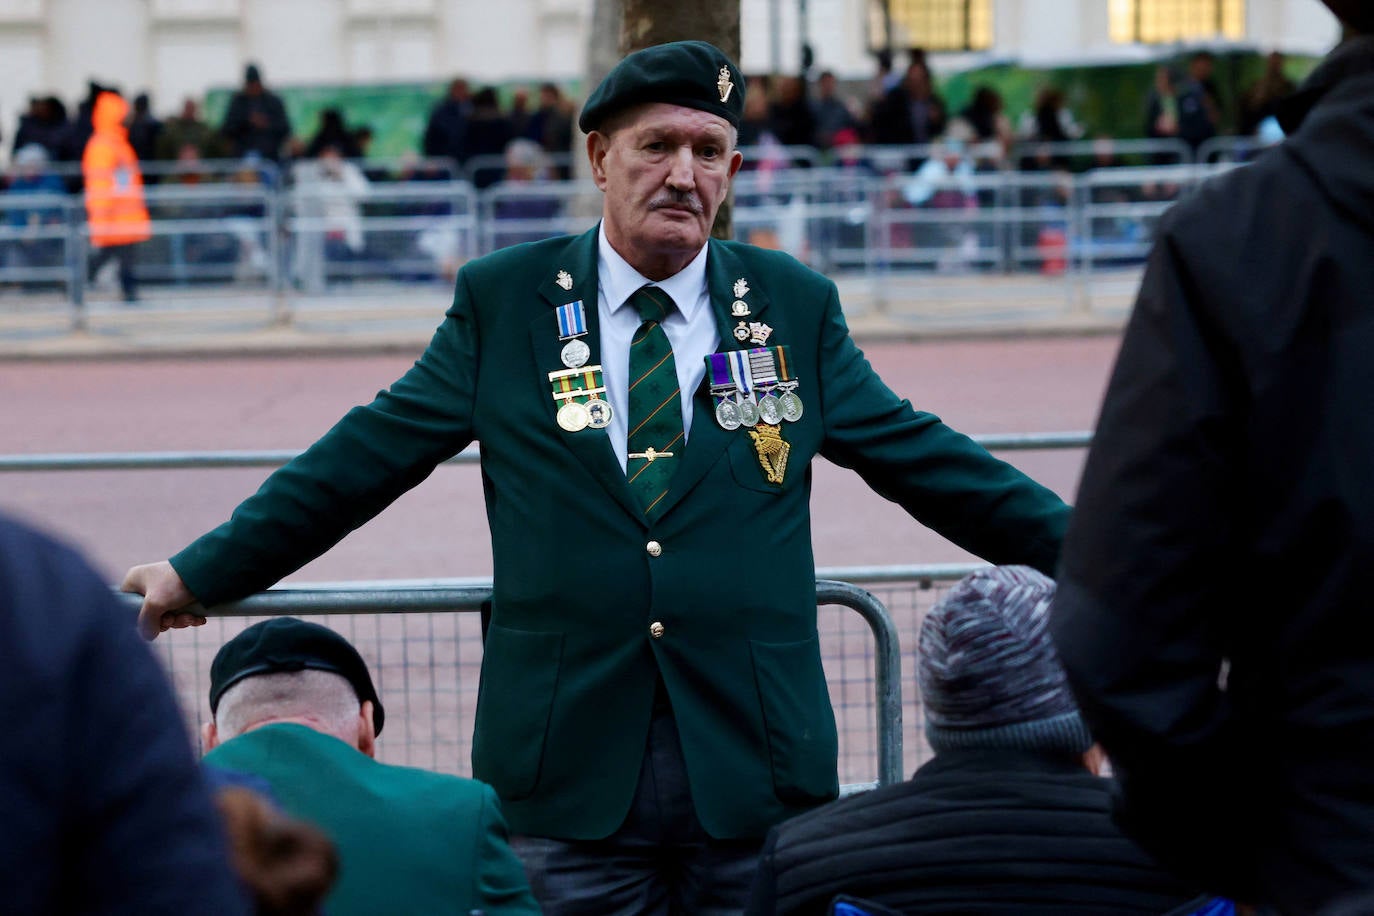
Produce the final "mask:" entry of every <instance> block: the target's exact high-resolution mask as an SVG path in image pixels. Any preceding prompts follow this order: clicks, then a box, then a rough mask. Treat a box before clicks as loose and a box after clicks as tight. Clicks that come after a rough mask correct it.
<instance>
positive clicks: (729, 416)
mask: <svg viewBox="0 0 1374 916" xmlns="http://www.w3.org/2000/svg"><path fill="white" fill-rule="evenodd" d="M716 422H717V423H719V424H720V428H721V429H739V427H740V419H739V407H738V406H737V405H736V404H735V402H734V401H721V402H720V403H719V404H717V405H716Z"/></svg>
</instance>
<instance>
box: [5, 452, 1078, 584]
mask: <svg viewBox="0 0 1374 916" xmlns="http://www.w3.org/2000/svg"><path fill="white" fill-rule="evenodd" d="M970 438H971V439H973V441H974V442H977V443H978V444H979V445H981V446H983V448H985V449H987V450H988V451H990V452H1024V451H1042V450H1049V449H1074V448H1087V447H1088V446H1089V445H1090V444H1092V433H1090V432H1086V431H1085V432H1058V433H995V434H991V435H976V436H971V437H970ZM299 454H301V450H299V449H245V450H232V449H231V450H220V451H194V452H190V451H182V452H84V453H82V452H65V453H58V452H48V453H36V454H32V455H0V473H5V472H21V471H28V472H32V471H44V472H46V471H189V470H211V469H216V468H279V467H281V466H282V465H284V464H286V463H287V462H288V461H290V460H291V459H293V458H295V457H296V456H297V455H299ZM478 460H479V452H478V449H477V447H476V446H470V447H468V448H466V449H464V450H463V451H461V452H459V453H458V454H457V455H454V456H453V457H452V458H450V459H448V460H447V461H446V462H444V463H445V464H477V463H478ZM865 581H868V580H865Z"/></svg>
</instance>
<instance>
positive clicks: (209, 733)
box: [200, 719, 219, 754]
mask: <svg viewBox="0 0 1374 916" xmlns="http://www.w3.org/2000/svg"><path fill="white" fill-rule="evenodd" d="M200 746H201V750H202V751H203V752H204V753H206V754H208V753H210V752H211V751H213V750H214V749H215V748H217V747H219V729H218V728H216V727H215V720H214V719H211V720H210V721H209V722H206V723H205V724H204V725H203V726H201V729H200Z"/></svg>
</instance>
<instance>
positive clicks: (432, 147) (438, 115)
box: [420, 79, 472, 166]
mask: <svg viewBox="0 0 1374 916" xmlns="http://www.w3.org/2000/svg"><path fill="white" fill-rule="evenodd" d="M471 114H472V93H471V91H470V90H469V89H468V81H467V80H465V79H455V80H452V81H450V82H449V84H448V93H447V94H446V95H445V96H444V98H443V100H442V101H440V102H439V104H437V105H435V106H434V108H433V110H431V111H430V113H429V123H428V124H426V125H425V135H424V138H423V139H422V140H421V143H420V146H421V148H422V149H423V150H424V154H425V155H426V156H427V157H429V158H431V159H444V158H448V159H452V160H453V161H455V162H457V163H458V164H459V165H460V166H461V165H462V164H463V163H464V162H466V161H467V157H468V152H467V132H468V117H469V115H471Z"/></svg>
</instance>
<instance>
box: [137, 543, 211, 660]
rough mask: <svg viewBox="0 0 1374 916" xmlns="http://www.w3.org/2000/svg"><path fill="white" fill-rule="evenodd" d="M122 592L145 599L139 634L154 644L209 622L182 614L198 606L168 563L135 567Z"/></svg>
mask: <svg viewBox="0 0 1374 916" xmlns="http://www.w3.org/2000/svg"><path fill="white" fill-rule="evenodd" d="M119 589H120V591H125V592H133V593H134V594H136V595H142V596H143V607H141V608H140V609H139V611H138V632H139V633H140V634H141V635H142V636H143V638H144V639H146V640H148V641H150V642H151V641H152V640H154V639H156V638H157V634H159V633H162V632H164V631H166V630H170V629H173V628H175V629H181V628H182V627H198V626H200V625H201V624H203V623H205V618H204V617H202V616H200V615H199V614H192V613H190V612H187V611H182V608H184V607H187V606H188V605H191V604H195V602H196V596H195V595H193V594H191V590H190V589H188V588H187V587H186V583H185V582H182V581H181V576H179V575H177V571H176V570H175V569H173V568H172V564H171V563H168V562H167V561H166V560H163V561H162V562H161V563H147V564H144V565H143V566H135V567H134V568H133V569H131V570H129V571H128V573H126V574H125V576H124V581H123V582H122V583H120V586H119ZM179 611H180V613H178V612H179Z"/></svg>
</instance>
